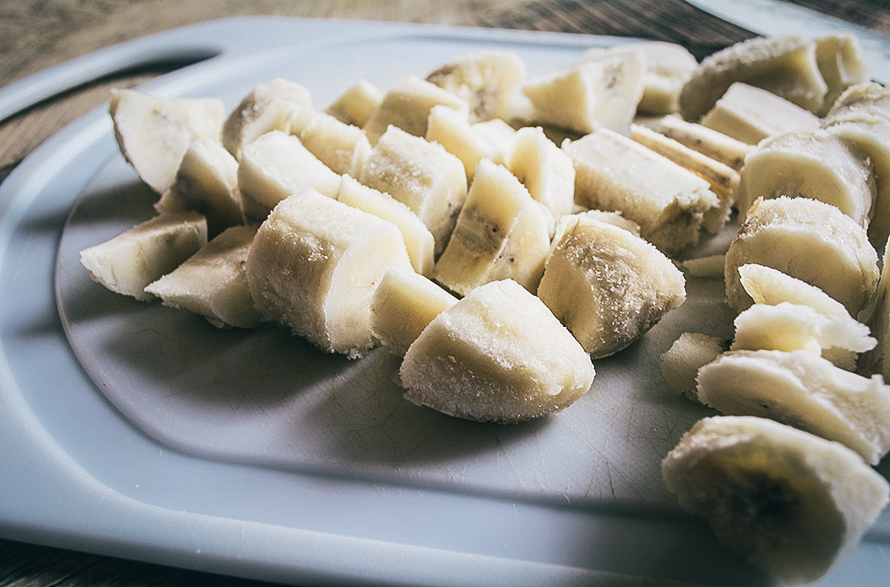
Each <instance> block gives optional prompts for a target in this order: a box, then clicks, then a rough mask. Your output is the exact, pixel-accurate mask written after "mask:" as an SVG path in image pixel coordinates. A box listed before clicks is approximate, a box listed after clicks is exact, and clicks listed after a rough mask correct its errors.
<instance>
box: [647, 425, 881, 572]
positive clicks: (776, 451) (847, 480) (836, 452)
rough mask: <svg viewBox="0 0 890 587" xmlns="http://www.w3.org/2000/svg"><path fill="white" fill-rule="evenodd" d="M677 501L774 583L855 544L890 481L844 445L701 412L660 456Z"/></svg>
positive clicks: (819, 567)
mask: <svg viewBox="0 0 890 587" xmlns="http://www.w3.org/2000/svg"><path fill="white" fill-rule="evenodd" d="M661 471H662V476H663V478H664V482H665V484H666V485H667V487H668V489H669V490H670V491H671V492H673V493H674V494H676V495H677V498H678V499H679V502H680V507H682V508H683V509H685V510H688V511H690V512H693V513H696V514H698V515H701V516H703V517H704V518H705V519H706V520H707V521H708V523H709V524H710V526H711V528H712V529H713V531H714V533H715V535H716V536H717V539H718V540H719V541H720V542H721V543H722V544H723V545H724V546H726V547H727V548H728V549H730V550H732V551H733V552H735V553H737V554H738V555H740V556H741V557H743V558H745V559H746V560H748V561H749V562H750V563H751V564H753V565H754V566H756V567H759V568H761V569H763V570H764V571H766V572H768V573H770V574H771V575H772V576H773V577H775V578H776V579H778V580H779V581H781V582H783V583H786V584H789V585H795V584H801V583H809V582H813V581H816V580H817V579H819V578H820V577H822V576H824V575H825V574H826V573H827V572H828V571H829V569H830V568H831V567H832V565H833V564H834V563H835V562H836V561H837V560H838V559H840V558H841V557H843V556H844V555H845V554H846V553H847V552H849V551H850V550H852V549H853V548H854V547H855V546H856V545H857V544H858V543H859V541H860V540H861V539H862V536H863V535H864V534H865V532H866V531H867V530H868V528H869V527H870V526H871V525H872V524H873V523H874V522H875V520H876V519H877V517H878V515H880V513H881V511H882V510H883V509H884V507H885V505H886V504H887V501H888V492H890V486H888V483H887V481H886V480H885V479H884V478H883V477H882V476H881V475H880V474H878V473H877V472H876V471H875V470H874V469H872V468H871V467H869V466H868V465H867V464H866V463H865V462H864V461H863V460H862V459H861V458H860V457H859V455H857V454H856V453H855V452H853V451H852V450H850V449H848V448H847V447H845V446H843V445H841V444H838V443H836V442H831V441H828V440H825V439H822V438H819V437H818V436H815V435H813V434H809V433H807V432H803V431H801V430H797V429H795V428H792V427H790V426H785V425H783V424H779V423H777V422H773V421H771V420H767V419H765V418H756V417H753V416H717V417H712V418H705V419H703V420H700V421H699V422H698V423H696V424H695V426H693V427H692V429H691V430H690V431H689V432H687V433H686V434H684V435H683V438H681V439H680V442H679V443H678V444H677V446H676V447H674V449H673V450H671V452H670V453H668V455H667V457H666V458H665V459H664V461H662V464H661Z"/></svg>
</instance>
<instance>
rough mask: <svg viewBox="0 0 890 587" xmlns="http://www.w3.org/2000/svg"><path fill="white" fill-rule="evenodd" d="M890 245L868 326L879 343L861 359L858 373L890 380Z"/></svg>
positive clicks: (886, 249) (886, 248) (886, 251)
mask: <svg viewBox="0 0 890 587" xmlns="http://www.w3.org/2000/svg"><path fill="white" fill-rule="evenodd" d="M888 254H890V245H885V246H884V256H883V258H884V259H885V261H884V264H883V267H882V269H881V281H880V283H879V285H878V291H877V294H876V295H875V300H874V305H873V306H872V308H871V310H870V312H869V314H868V317H867V318H866V321H865V322H866V324H867V325H868V327H869V328H870V329H871V332H872V334H873V335H874V336H875V338H877V340H878V343H877V345H876V346H875V348H873V349H871V350H870V351H868V352H867V353H865V354H864V355H862V357H860V359H859V365H858V372H859V373H862V374H863V375H874V374H876V373H877V374H880V375H882V376H883V377H884V379H886V380H890V268H888V266H890V262H888V261H887V260H890V257H888Z"/></svg>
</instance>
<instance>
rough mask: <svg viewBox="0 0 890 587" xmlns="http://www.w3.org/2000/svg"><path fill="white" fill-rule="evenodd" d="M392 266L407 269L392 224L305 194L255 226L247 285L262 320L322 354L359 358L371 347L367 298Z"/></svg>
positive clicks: (312, 192) (283, 203)
mask: <svg viewBox="0 0 890 587" xmlns="http://www.w3.org/2000/svg"><path fill="white" fill-rule="evenodd" d="M393 265H400V266H402V267H407V268H408V269H410V268H411V261H410V259H409V258H408V253H407V252H406V251H405V242H404V241H403V240H402V233H401V232H399V229H398V227H397V226H396V225H395V224H393V223H392V222H388V221H386V220H383V219H381V218H378V217H377V216H374V215H373V214H368V213H367V212H362V211H361V210H358V209H356V208H352V207H351V206H347V205H346V204H344V203H342V202H338V201H337V200H334V199H332V198H329V197H327V196H324V195H322V194H320V193H319V192H317V191H315V190H313V189H311V188H307V189H306V190H305V191H304V192H303V193H299V194H295V195H293V196H290V197H288V198H285V199H284V200H282V201H281V202H280V203H279V204H278V205H277V206H275V209H274V210H272V213H271V214H270V215H269V218H267V219H266V221H265V222H263V224H262V225H261V226H260V229H259V231H257V235H256V237H255V238H254V242H253V245H252V246H251V248H250V254H249V255H248V257H247V283H248V285H249V287H250V294H251V296H252V297H253V300H254V305H255V306H256V308H257V310H259V311H260V312H261V313H262V314H263V316H264V318H265V319H266V320H269V321H273V322H278V323H279V324H282V325H284V326H286V327H288V328H290V329H291V331H293V332H294V333H295V334H297V335H300V336H303V337H305V338H307V339H308V340H309V341H310V342H311V343H312V344H314V345H315V346H317V347H318V348H319V349H321V350H322V351H325V352H329V353H331V352H336V353H341V354H344V355H347V356H348V357H350V358H358V357H361V356H362V355H363V354H364V353H365V352H366V351H367V350H368V349H370V348H371V347H372V346H374V344H375V341H374V338H373V336H372V335H371V326H370V322H371V298H372V297H373V296H374V291H375V290H376V288H377V285H378V284H379V283H380V280H381V279H382V278H383V275H384V274H385V273H386V271H387V270H388V269H389V268H390V267H392V266H393Z"/></svg>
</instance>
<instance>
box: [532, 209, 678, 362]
mask: <svg viewBox="0 0 890 587" xmlns="http://www.w3.org/2000/svg"><path fill="white" fill-rule="evenodd" d="M572 220H574V222H572ZM538 297H540V298H541V300H542V301H543V302H544V303H545V304H547V307H548V308H550V310H551V311H552V312H553V314H554V315H555V316H556V317H557V318H558V319H559V320H560V321H561V322H562V323H563V324H565V326H566V328H568V329H569V330H570V331H571V333H572V334H573V335H574V336H575V338H576V339H578V342H580V343H581V346H582V347H584V350H585V351H586V352H588V353H590V354H591V356H592V357H593V358H594V359H598V358H601V357H606V356H609V355H611V354H614V353H616V352H618V351H620V350H622V349H623V348H625V347H627V346H628V345H629V344H631V343H632V342H633V341H635V340H636V339H638V338H639V337H640V336H642V335H643V334H644V333H645V332H647V331H648V330H649V329H650V328H651V327H652V326H654V325H655V324H656V323H657V322H658V321H659V320H661V318H662V317H663V316H664V315H665V314H667V313H668V312H669V311H671V310H673V309H675V308H678V307H679V306H680V305H681V304H682V303H683V301H684V300H685V299H686V282H685V279H684V278H683V273H682V272H681V271H680V270H679V269H677V267H676V266H675V265H674V264H673V262H672V261H671V260H670V259H668V258H667V257H665V256H664V254H662V253H661V252H660V251H659V250H658V249H656V248H655V247H654V246H652V245H651V244H649V243H647V242H646V241H644V240H643V239H642V238H640V237H638V236H635V235H633V234H632V233H631V232H629V231H627V230H624V229H622V228H620V227H617V226H615V225H614V224H609V223H606V222H601V221H599V220H596V219H594V218H593V217H591V216H587V215H585V214H579V215H577V216H575V217H572V219H568V218H567V219H566V221H565V224H564V225H563V228H562V231H561V235H560V238H559V241H558V242H556V244H555V247H554V249H553V253H552V254H551V255H550V258H549V259H548V260H547V265H546V269H545V270H544V277H542V278H541V284H540V285H539V286H538Z"/></svg>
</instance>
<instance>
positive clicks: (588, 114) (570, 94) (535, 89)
mask: <svg viewBox="0 0 890 587" xmlns="http://www.w3.org/2000/svg"><path fill="white" fill-rule="evenodd" d="M645 67H646V64H645V58H644V57H643V53H642V51H634V52H631V53H624V54H615V55H605V56H603V57H600V58H598V59H587V60H584V61H581V62H578V63H577V64H575V65H574V66H573V67H571V68H569V69H568V70H567V71H564V72H560V73H557V74H555V75H552V76H550V77H547V78H543V79H537V80H530V81H528V82H527V83H525V84H524V85H523V87H522V92H523V93H524V94H525V95H526V96H527V97H528V99H529V100H531V105H532V108H533V113H532V120H531V122H532V123H533V124H540V125H545V126H555V127H557V128H561V129H564V130H568V131H572V132H576V133H580V134H587V133H589V132H593V131H594V130H596V129H597V128H608V129H611V130H614V131H617V132H620V133H627V132H628V128H629V127H630V123H631V121H632V120H633V117H634V114H635V113H636V110H637V104H639V102H640V97H641V96H642V95H643V76H644V74H645Z"/></svg>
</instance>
